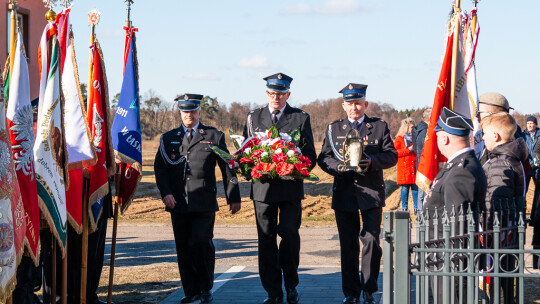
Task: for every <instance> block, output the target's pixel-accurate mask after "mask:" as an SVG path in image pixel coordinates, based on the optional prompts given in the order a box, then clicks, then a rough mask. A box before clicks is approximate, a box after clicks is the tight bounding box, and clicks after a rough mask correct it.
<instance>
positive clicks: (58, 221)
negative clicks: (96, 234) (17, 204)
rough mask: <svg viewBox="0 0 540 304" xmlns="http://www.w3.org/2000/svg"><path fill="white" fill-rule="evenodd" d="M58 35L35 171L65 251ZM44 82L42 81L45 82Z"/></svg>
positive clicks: (43, 207) (43, 203)
mask: <svg viewBox="0 0 540 304" xmlns="http://www.w3.org/2000/svg"><path fill="white" fill-rule="evenodd" d="M59 52H60V49H59V45H58V40H57V39H56V36H52V54H51V56H50V63H51V64H50V66H49V75H48V77H47V82H46V89H45V93H44V96H43V99H41V100H40V102H39V109H40V110H39V113H40V115H39V116H38V121H37V132H36V134H37V139H36V143H35V145H34V159H35V171H36V179H37V187H38V195H39V206H40V208H41V212H42V213H43V216H44V217H45V219H46V220H47V222H48V223H49V226H50V227H51V230H52V232H53V234H54V236H55V237H56V238H57V240H58V245H60V246H61V247H62V256H64V254H65V245H66V229H67V211H66V189H68V188H69V179H68V173H67V161H68V155H67V149H66V146H65V143H66V139H65V132H64V121H63V107H64V104H63V98H62V93H61V91H60V62H59V60H60V58H59ZM42 83H43V81H42Z"/></svg>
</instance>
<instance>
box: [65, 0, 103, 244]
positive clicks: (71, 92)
mask: <svg viewBox="0 0 540 304" xmlns="http://www.w3.org/2000/svg"><path fill="white" fill-rule="evenodd" d="M70 11H71V9H70V8H66V9H64V10H62V11H61V12H60V13H58V15H57V16H56V25H57V28H58V42H59V45H60V50H61V54H62V58H61V65H60V66H61V72H62V80H61V81H62V90H63V93H64V100H65V111H64V121H65V126H66V147H67V151H68V155H69V159H68V170H69V179H70V181H71V182H70V187H69V189H68V190H67V191H66V202H67V206H66V208H67V213H68V220H69V222H70V224H71V226H73V228H74V229H75V231H77V232H78V233H81V232H82V206H83V202H82V199H83V169H82V168H83V162H88V164H92V162H93V161H94V162H95V158H96V152H95V150H94V145H93V144H92V142H91V139H90V129H89V127H88V122H87V114H86V110H85V109H84V100H83V97H82V93H81V89H80V83H79V73H78V69H77V61H76V59H75V47H74V43H73V32H72V31H71V24H70V22H69V13H70Z"/></svg>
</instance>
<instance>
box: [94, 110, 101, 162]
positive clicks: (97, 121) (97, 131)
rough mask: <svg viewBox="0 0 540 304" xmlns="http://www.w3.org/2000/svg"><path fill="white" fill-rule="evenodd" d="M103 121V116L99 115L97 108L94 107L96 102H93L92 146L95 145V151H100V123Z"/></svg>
mask: <svg viewBox="0 0 540 304" xmlns="http://www.w3.org/2000/svg"><path fill="white" fill-rule="evenodd" d="M102 122H103V118H101V116H99V113H98V110H97V108H96V104H94V128H95V129H94V147H96V152H101V149H100V148H99V146H100V144H101V139H102V138H103V136H102V134H103V130H102V128H101V123H102Z"/></svg>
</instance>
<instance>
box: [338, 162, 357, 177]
mask: <svg viewBox="0 0 540 304" xmlns="http://www.w3.org/2000/svg"><path fill="white" fill-rule="evenodd" d="M337 171H338V172H339V174H340V175H341V176H344V177H345V176H353V175H354V173H355V172H356V170H353V169H350V168H347V167H345V165H343V164H341V165H338V166H337Z"/></svg>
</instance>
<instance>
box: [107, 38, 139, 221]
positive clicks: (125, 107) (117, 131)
mask: <svg viewBox="0 0 540 304" xmlns="http://www.w3.org/2000/svg"><path fill="white" fill-rule="evenodd" d="M127 30H128V32H127V36H126V41H128V40H129V45H126V46H127V47H128V51H127V59H126V61H125V65H124V80H123V82H122V90H121V91H120V98H119V100H118V107H117V109H116V115H115V116H114V123H113V125H112V129H111V135H112V140H113V147H114V154H115V157H116V163H117V164H118V165H119V167H120V169H119V174H118V176H117V178H118V179H119V180H118V181H117V183H116V184H117V189H116V195H117V196H118V203H119V204H120V207H121V211H122V213H124V212H125V211H126V210H127V208H128V207H129V204H130V203H131V201H132V199H133V195H134V194H135V193H136V191H137V186H138V184H139V181H140V180H141V178H142V148H141V119H140V115H139V81H138V79H139V77H138V70H137V51H136V46H135V33H134V31H131V30H130V29H129V28H128V29H127ZM131 36H132V37H131Z"/></svg>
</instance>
